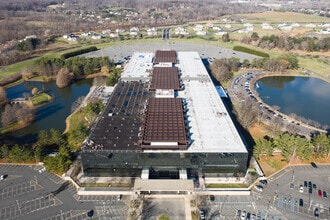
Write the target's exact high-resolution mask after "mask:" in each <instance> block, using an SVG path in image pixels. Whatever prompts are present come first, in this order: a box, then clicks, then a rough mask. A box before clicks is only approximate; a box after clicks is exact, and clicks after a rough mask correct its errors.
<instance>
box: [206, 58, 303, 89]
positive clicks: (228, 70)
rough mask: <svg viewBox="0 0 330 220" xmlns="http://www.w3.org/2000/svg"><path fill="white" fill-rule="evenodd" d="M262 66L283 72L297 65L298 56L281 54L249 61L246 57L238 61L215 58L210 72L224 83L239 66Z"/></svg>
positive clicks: (271, 70) (236, 59)
mask: <svg viewBox="0 0 330 220" xmlns="http://www.w3.org/2000/svg"><path fill="white" fill-rule="evenodd" d="M240 66H242V67H244V68H262V69H264V70H267V71H269V72H285V71H287V70H290V69H297V68H298V67H299V62H298V58H297V57H296V56H295V55H293V54H283V55H280V56H278V57H276V58H267V57H264V58H254V59H253V60H252V61H251V62H250V61H249V60H247V59H245V60H243V62H242V63H240V61H239V59H238V58H234V57H232V58H230V59H227V58H222V59H216V60H214V61H213V62H212V64H211V74H212V76H213V77H214V78H215V79H216V80H217V81H218V82H220V83H226V82H227V81H228V80H229V79H231V78H232V76H233V72H235V71H238V69H239V67H240Z"/></svg>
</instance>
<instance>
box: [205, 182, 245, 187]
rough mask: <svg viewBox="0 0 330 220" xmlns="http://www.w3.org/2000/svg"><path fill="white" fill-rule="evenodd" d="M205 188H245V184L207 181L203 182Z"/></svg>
mask: <svg viewBox="0 0 330 220" xmlns="http://www.w3.org/2000/svg"><path fill="white" fill-rule="evenodd" d="M205 186H206V188H247V187H248V186H247V185H246V184H242V183H209V184H205Z"/></svg>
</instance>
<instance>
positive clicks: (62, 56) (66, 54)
mask: <svg viewBox="0 0 330 220" xmlns="http://www.w3.org/2000/svg"><path fill="white" fill-rule="evenodd" d="M96 50H97V48H96V47H95V46H91V47H87V48H83V49H79V50H75V51H71V52H68V53H64V54H62V55H61V58H63V59H67V58H69V57H74V56H78V55H81V54H84V53H88V52H92V51H96Z"/></svg>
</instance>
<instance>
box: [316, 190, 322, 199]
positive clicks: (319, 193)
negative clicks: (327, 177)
mask: <svg viewBox="0 0 330 220" xmlns="http://www.w3.org/2000/svg"><path fill="white" fill-rule="evenodd" d="M317 195H319V196H320V197H322V191H321V190H320V189H319V190H318V191H317Z"/></svg>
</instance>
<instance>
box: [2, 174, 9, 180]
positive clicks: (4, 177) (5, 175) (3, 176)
mask: <svg viewBox="0 0 330 220" xmlns="http://www.w3.org/2000/svg"><path fill="white" fill-rule="evenodd" d="M7 176H8V175H7V174H3V175H1V177H0V180H4V179H6V178H7Z"/></svg>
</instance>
